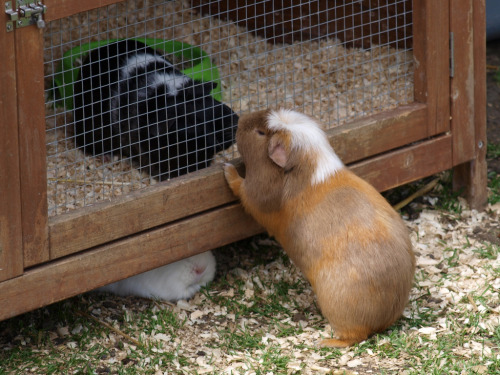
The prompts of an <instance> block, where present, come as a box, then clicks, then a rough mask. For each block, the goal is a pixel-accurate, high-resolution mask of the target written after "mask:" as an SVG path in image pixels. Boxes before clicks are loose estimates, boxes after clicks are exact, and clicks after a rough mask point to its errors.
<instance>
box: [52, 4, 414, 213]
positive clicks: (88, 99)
mask: <svg viewBox="0 0 500 375" xmlns="http://www.w3.org/2000/svg"><path fill="white" fill-rule="evenodd" d="M297 4H298V5H297ZM411 14H412V3H411V1H410V0H378V1H373V0H370V1H351V2H349V1H326V0H324V1H318V0H310V1H300V2H293V1H290V0H288V1H285V0H282V1H271V0H265V1H258V0H255V1H248V0H245V1H239V0H238V1H232V2H231V1H208V0H206V1H204V0H192V1H160V0H150V1H148V0H130V1H125V2H120V3H117V4H114V5H110V6H106V7H103V8H99V9H95V10H91V11H88V12H84V13H80V14H76V15H73V16H71V17H68V18H64V19H61V20H57V21H53V22H51V23H49V24H48V25H47V28H46V29H45V81H46V102H47V106H46V123H47V150H48V152H47V154H48V160H47V165H48V171H47V173H48V199H49V214H50V215H56V214H59V213H63V212H67V211H69V210H71V209H74V208H77V207H83V206H88V205H92V204H95V203H97V202H100V201H106V200H109V199H111V198H113V197H115V196H119V195H123V194H126V193H128V192H130V191H132V190H137V189H141V188H145V187H147V186H150V185H153V184H156V183H157V182H158V181H163V180H168V179H171V178H176V177H177V176H180V175H183V174H186V173H189V172H193V171H195V170H198V169H201V168H205V167H207V166H209V165H211V164H213V163H218V162H221V161H224V160H228V159H231V158H234V157H237V156H238V154H237V148H236V146H235V145H234V144H233V142H234V132H235V128H236V126H237V119H238V115H241V114H244V113H246V112H250V111H255V110H259V109H263V108H268V107H274V108H276V107H283V106H285V107H289V108H295V109H297V110H300V111H302V112H304V113H306V114H309V115H311V116H314V117H315V118H316V119H318V120H319V121H321V122H322V124H323V125H324V126H325V128H330V127H334V126H339V125H342V124H343V123H346V122H349V121H352V120H354V119H356V118H360V117H363V116H367V115H371V114H374V113H377V112H380V111H383V110H387V109H391V108H395V107H397V106H399V105H401V104H405V103H409V102H412V101H413V56H412V17H411Z"/></svg>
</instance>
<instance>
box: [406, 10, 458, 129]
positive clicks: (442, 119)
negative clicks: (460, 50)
mask: <svg viewBox="0 0 500 375" xmlns="http://www.w3.org/2000/svg"><path fill="white" fill-rule="evenodd" d="M449 12H450V7H449V3H448V1H436V0H422V1H416V2H414V6H413V56H414V57H413V58H414V61H415V64H414V66H415V73H414V77H415V79H414V81H415V84H414V92H415V94H414V95H415V101H416V102H419V103H424V104H426V105H427V121H426V124H425V125H424V126H426V127H427V136H428V137H431V136H433V135H437V134H442V133H444V132H447V131H449V129H450V116H449V113H450V86H449V80H450V78H449V77H450V54H449V50H450V43H449V38H450V37H449V31H450V30H449V24H448V22H443V21H444V20H446V19H447V18H448V14H449Z"/></svg>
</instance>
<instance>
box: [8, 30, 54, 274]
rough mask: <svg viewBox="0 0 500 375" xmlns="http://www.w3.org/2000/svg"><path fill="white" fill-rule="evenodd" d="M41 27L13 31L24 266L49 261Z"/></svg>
mask: <svg viewBox="0 0 500 375" xmlns="http://www.w3.org/2000/svg"><path fill="white" fill-rule="evenodd" d="M42 32H43V31H42V29H38V28H37V27H36V26H34V25H33V26H29V27H25V28H22V29H18V30H16V31H15V39H16V48H15V52H16V61H17V64H16V72H17V76H16V79H17V98H18V101H17V104H18V108H17V109H18V113H17V118H18V123H19V151H20V158H19V159H20V177H21V205H22V228H23V252H24V265H25V267H29V266H32V265H35V264H38V263H42V262H45V261H47V260H49V241H48V221H47V216H48V209H47V165H46V163H47V162H46V154H47V151H46V145H45V99H44V84H43V77H44V73H43V34H42Z"/></svg>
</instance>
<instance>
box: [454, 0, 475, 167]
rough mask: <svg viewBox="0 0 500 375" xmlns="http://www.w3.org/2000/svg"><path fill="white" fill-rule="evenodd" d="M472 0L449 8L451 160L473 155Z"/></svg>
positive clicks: (460, 160) (459, 162) (467, 157)
mask: <svg viewBox="0 0 500 375" xmlns="http://www.w3.org/2000/svg"><path fill="white" fill-rule="evenodd" d="M472 8H473V0H456V1H455V2H454V3H453V6H452V7H451V8H450V27H451V31H452V32H453V39H454V66H455V69H454V75H453V78H452V79H451V117H452V120H451V129H452V132H453V164H454V165H457V164H461V163H464V162H466V161H469V160H471V159H472V158H473V157H474V150H475V145H474V143H475V132H474V48H475V45H474V39H473V32H474V30H473V10H472Z"/></svg>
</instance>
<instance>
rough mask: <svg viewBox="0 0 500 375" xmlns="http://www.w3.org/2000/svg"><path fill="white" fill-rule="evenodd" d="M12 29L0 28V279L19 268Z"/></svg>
mask: <svg viewBox="0 0 500 375" xmlns="http://www.w3.org/2000/svg"><path fill="white" fill-rule="evenodd" d="M14 46H15V41H14V32H13V31H11V32H7V30H6V27H5V23H3V27H2V28H0V56H1V58H2V68H1V69H0V128H1V129H2V133H1V136H0V154H1V157H0V281H3V280H7V279H10V278H12V277H14V276H17V275H20V274H21V273H22V272H23V248H22V242H21V239H22V230H21V195H20V179H19V143H18V133H17V95H16V74H15V72H16V58H15V54H14V48H15V47H14Z"/></svg>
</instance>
